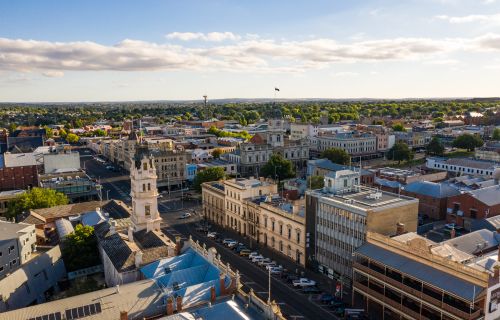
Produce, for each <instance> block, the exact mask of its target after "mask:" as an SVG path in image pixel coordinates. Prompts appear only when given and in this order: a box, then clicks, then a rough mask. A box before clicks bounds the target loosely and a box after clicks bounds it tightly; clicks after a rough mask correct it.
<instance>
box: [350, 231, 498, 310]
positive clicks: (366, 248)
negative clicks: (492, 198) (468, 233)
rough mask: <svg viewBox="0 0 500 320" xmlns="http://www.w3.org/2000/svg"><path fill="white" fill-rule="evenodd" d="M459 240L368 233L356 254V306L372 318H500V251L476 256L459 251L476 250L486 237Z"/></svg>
mask: <svg viewBox="0 0 500 320" xmlns="http://www.w3.org/2000/svg"><path fill="white" fill-rule="evenodd" d="M492 236H493V237H492ZM460 238H462V237H460ZM460 238H456V239H453V240H459V241H455V243H454V244H451V243H450V244H447V243H440V244H436V243H434V242H432V241H429V240H428V239H426V238H423V237H420V236H418V235H416V234H412V233H410V234H403V235H400V236H397V237H394V238H389V237H386V236H382V235H379V234H375V233H368V235H367V242H366V243H365V244H364V245H363V246H361V247H360V248H359V249H358V250H356V252H355V257H354V263H353V305H354V306H355V307H358V308H363V309H365V310H367V311H368V313H369V314H370V315H371V316H372V317H373V319H446V320H459V319H461V320H463V319H498V316H500V311H499V309H498V308H497V300H498V292H499V287H500V284H499V277H498V265H499V263H498V261H497V260H498V252H496V251H493V252H491V253H489V254H487V255H485V256H479V257H476V256H474V255H471V254H469V253H468V252H466V251H462V250H461V249H462V248H472V249H473V250H475V249H476V243H474V241H477V240H478V239H480V238H482V237H478V235H474V236H473V237H469V239H467V238H465V239H463V240H461V239H460ZM488 239H489V240H487V241H489V242H491V243H492V244H493V243H495V245H496V246H498V241H497V240H495V238H494V235H493V234H491V236H489V237H488Z"/></svg>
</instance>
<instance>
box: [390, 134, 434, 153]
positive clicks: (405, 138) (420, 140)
mask: <svg viewBox="0 0 500 320" xmlns="http://www.w3.org/2000/svg"><path fill="white" fill-rule="evenodd" d="M394 135H395V136H396V142H404V143H406V144H407V145H408V147H410V148H413V149H418V148H425V146H427V145H428V144H429V142H431V139H432V134H431V132H429V131H420V132H413V131H408V132H406V131H405V132H401V131H395V132H394Z"/></svg>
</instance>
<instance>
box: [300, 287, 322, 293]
mask: <svg viewBox="0 0 500 320" xmlns="http://www.w3.org/2000/svg"><path fill="white" fill-rule="evenodd" d="M301 291H302V293H305V294H317V293H321V290H319V289H318V287H315V286H307V287H302V290H301Z"/></svg>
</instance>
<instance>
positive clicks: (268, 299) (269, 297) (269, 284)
mask: <svg viewBox="0 0 500 320" xmlns="http://www.w3.org/2000/svg"><path fill="white" fill-rule="evenodd" d="M268 274H269V280H268V281H269V283H268V293H267V303H268V304H271V268H269V272H268Z"/></svg>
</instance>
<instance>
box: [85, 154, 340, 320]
mask: <svg viewBox="0 0 500 320" xmlns="http://www.w3.org/2000/svg"><path fill="white" fill-rule="evenodd" d="M85 150H88V149H80V150H79V151H80V154H81V157H80V158H81V164H82V167H84V168H85V170H86V172H87V174H88V175H90V176H91V177H92V178H95V179H97V180H98V181H100V182H101V184H102V186H103V190H102V197H103V199H108V198H109V199H117V200H122V201H123V202H125V203H127V204H130V201H131V199H130V178H129V176H128V175H124V174H123V173H121V172H113V171H111V170H108V169H106V164H104V163H101V162H98V161H97V160H95V159H94V156H93V154H92V153H91V152H90V151H85ZM180 195H181V194H180V192H178V193H171V194H170V195H167V194H162V196H161V198H159V199H158V210H159V212H160V215H161V217H162V218H163V223H162V232H164V233H165V234H167V235H168V236H169V237H171V238H172V239H173V238H175V237H176V236H179V237H181V239H182V240H184V241H186V240H188V238H189V236H192V238H193V239H194V240H195V241H196V240H198V241H199V242H200V243H205V244H206V245H207V246H208V247H215V248H216V249H217V252H218V253H219V254H220V255H221V258H222V260H223V261H224V262H227V263H229V264H230V265H231V266H232V267H233V268H235V269H237V270H239V271H240V274H241V281H242V284H243V289H244V290H245V291H246V292H248V291H250V288H252V289H253V290H254V292H255V293H256V294H257V295H258V296H259V297H260V298H262V299H263V300H264V301H266V300H267V298H268V280H269V278H268V272H267V271H266V270H265V269H263V268H261V267H259V266H257V265H255V264H253V263H252V262H251V261H249V260H248V259H247V258H245V257H240V256H239V255H237V254H236V253H235V252H234V251H232V250H230V249H229V248H226V247H225V246H223V245H222V244H220V243H218V242H216V241H214V240H212V239H209V238H207V237H206V234H205V233H200V232H197V231H196V230H195V225H196V223H197V222H198V221H200V219H201V216H200V214H201V206H200V204H199V201H198V200H189V201H188V200H184V201H183V200H182V199H181V198H180ZM184 212H191V213H192V214H193V216H192V217H190V218H188V219H180V216H181V214H182V213H184ZM271 299H272V300H274V301H276V303H278V305H279V306H280V308H281V310H282V312H283V314H284V315H285V316H286V317H287V318H288V319H336V317H335V315H334V314H333V311H332V310H331V309H328V308H327V307H326V306H321V305H319V304H317V303H315V302H314V301H313V300H312V296H311V295H309V296H308V295H305V294H302V293H301V292H300V291H299V290H297V289H293V287H292V286H291V285H290V284H287V283H286V282H284V281H283V280H282V279H280V278H275V277H272V280H271Z"/></svg>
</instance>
